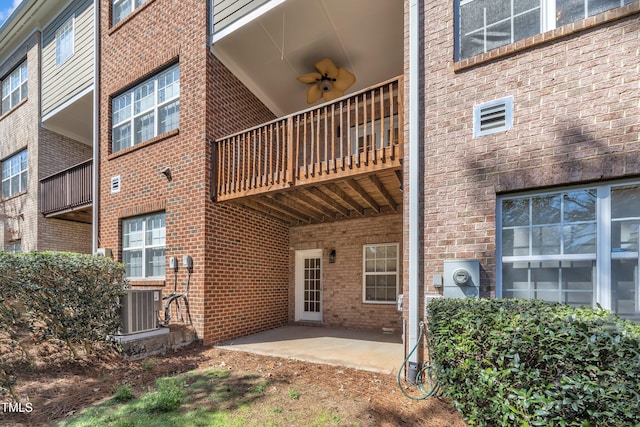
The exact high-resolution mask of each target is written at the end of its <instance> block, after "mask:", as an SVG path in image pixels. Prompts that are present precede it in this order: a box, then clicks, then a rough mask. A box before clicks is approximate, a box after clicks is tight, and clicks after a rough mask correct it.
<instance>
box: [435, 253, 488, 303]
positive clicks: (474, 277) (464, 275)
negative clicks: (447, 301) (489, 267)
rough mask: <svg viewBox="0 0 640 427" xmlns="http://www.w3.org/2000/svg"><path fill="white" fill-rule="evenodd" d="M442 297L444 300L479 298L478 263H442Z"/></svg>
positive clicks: (462, 260)
mask: <svg viewBox="0 0 640 427" xmlns="http://www.w3.org/2000/svg"><path fill="white" fill-rule="evenodd" d="M443 279H444V281H443V289H442V295H443V296H444V297H445V298H478V297H479V296H480V261H478V260H475V259H458V260H447V261H445V262H444V277H443Z"/></svg>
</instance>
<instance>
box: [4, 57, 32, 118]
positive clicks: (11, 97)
mask: <svg viewBox="0 0 640 427" xmlns="http://www.w3.org/2000/svg"><path fill="white" fill-rule="evenodd" d="M24 99H27V61H25V62H23V63H22V64H20V66H19V67H18V68H16V69H15V70H13V71H12V72H11V74H9V75H8V76H7V77H6V78H5V79H4V80H2V111H1V113H2V114H4V113H6V112H7V111H9V110H11V109H12V108H13V107H15V106H16V105H18V104H19V103H20V102H21V101H22V100H24Z"/></svg>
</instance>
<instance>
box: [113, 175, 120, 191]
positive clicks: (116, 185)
mask: <svg viewBox="0 0 640 427" xmlns="http://www.w3.org/2000/svg"><path fill="white" fill-rule="evenodd" d="M119 192H120V175H118V176H114V177H111V194H114V193H119Z"/></svg>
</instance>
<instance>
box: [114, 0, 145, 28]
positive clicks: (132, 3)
mask: <svg viewBox="0 0 640 427" xmlns="http://www.w3.org/2000/svg"><path fill="white" fill-rule="evenodd" d="M146 2H147V0H112V2H111V11H112V12H111V14H112V19H111V25H116V24H117V23H118V22H120V21H122V20H124V19H125V18H126V17H127V16H129V15H131V13H133V11H134V10H136V9H138V8H139V7H140V6H142V5H143V4H144V3H146ZM118 7H122V10H123V13H122V14H118V15H116V9H117V8H118Z"/></svg>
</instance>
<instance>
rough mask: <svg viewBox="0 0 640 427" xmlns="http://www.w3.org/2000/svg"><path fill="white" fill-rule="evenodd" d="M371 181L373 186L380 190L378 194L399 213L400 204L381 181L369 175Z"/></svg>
mask: <svg viewBox="0 0 640 427" xmlns="http://www.w3.org/2000/svg"><path fill="white" fill-rule="evenodd" d="M369 180H370V181H371V183H372V184H373V186H374V187H375V188H376V190H378V193H380V195H381V196H382V197H383V198H384V199H385V200H386V201H387V204H388V205H389V206H390V207H391V209H393V211H394V212H396V213H397V212H398V204H397V203H396V202H395V200H393V197H391V194H389V191H387V189H386V188H385V187H384V185H383V184H382V182H380V179H379V178H378V177H377V176H376V175H369Z"/></svg>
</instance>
